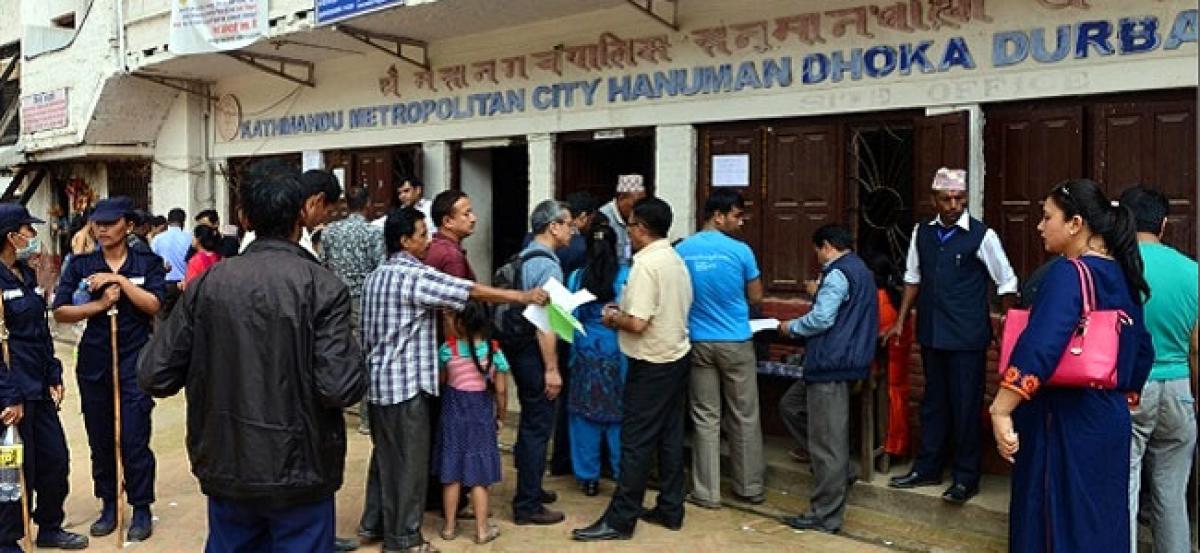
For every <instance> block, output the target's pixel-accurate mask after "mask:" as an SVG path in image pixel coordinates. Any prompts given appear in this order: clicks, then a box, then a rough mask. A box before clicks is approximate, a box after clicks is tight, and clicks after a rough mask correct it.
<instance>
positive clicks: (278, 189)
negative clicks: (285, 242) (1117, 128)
mask: <svg viewBox="0 0 1200 553" xmlns="http://www.w3.org/2000/svg"><path fill="white" fill-rule="evenodd" d="M259 169H260V170H257V171H254V175H253V177H252V178H251V179H250V180H249V184H248V185H247V186H246V187H245V189H244V190H243V191H242V194H241V204H242V214H243V215H245V217H246V219H247V220H248V221H249V222H250V227H251V228H253V229H254V232H255V233H256V234H257V235H258V237H260V238H267V237H269V238H283V239H287V238H289V237H291V234H292V231H293V230H295V229H296V221H297V219H299V217H300V208H301V206H303V205H304V198H305V197H306V196H305V195H304V189H303V188H302V187H301V185H300V172H299V171H297V170H296V169H295V168H294V167H291V166H288V165H285V164H274V165H273V166H270V167H260V168H259Z"/></svg>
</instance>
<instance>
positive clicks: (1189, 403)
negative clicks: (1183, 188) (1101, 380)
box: [1120, 186, 1200, 552]
mask: <svg viewBox="0 0 1200 553" xmlns="http://www.w3.org/2000/svg"><path fill="white" fill-rule="evenodd" d="M1120 203H1121V205H1122V206H1127V207H1129V209H1130V210H1132V211H1133V215H1134V220H1135V221H1136V224H1137V238H1138V249H1139V250H1140V251H1141V254H1142V259H1143V261H1144V262H1145V269H1144V271H1143V273H1144V275H1145V277H1146V282H1147V283H1149V284H1150V299H1149V300H1147V301H1146V306H1145V309H1146V312H1145V316H1146V330H1147V331H1149V332H1150V337H1151V338H1152V339H1153V340H1154V367H1153V368H1152V369H1150V379H1149V380H1147V381H1146V386H1145V387H1143V388H1142V395H1141V401H1140V402H1139V404H1138V406H1137V407H1135V408H1133V409H1132V410H1131V411H1130V417H1131V418H1132V419H1133V445H1132V448H1131V451H1130V455H1129V465H1130V466H1129V527H1130V536H1132V537H1133V538H1132V540H1131V543H1132V544H1133V546H1132V548H1131V551H1135V552H1136V551H1137V544H1138V540H1137V530H1138V522H1137V515H1138V496H1139V493H1140V491H1141V490H1140V488H1141V485H1142V483H1143V480H1142V467H1143V465H1144V466H1145V471H1146V476H1147V478H1146V479H1145V481H1144V482H1145V484H1146V486H1147V487H1148V489H1147V492H1148V495H1149V496H1150V503H1149V504H1148V505H1146V510H1147V511H1148V512H1149V513H1150V527H1151V529H1152V530H1153V531H1154V532H1153V534H1154V550H1155V551H1187V550H1188V548H1189V547H1191V543H1190V539H1189V537H1188V534H1189V532H1188V509H1187V482H1188V476H1189V475H1190V474H1191V468H1192V458H1193V453H1194V452H1195V450H1196V414H1195V406H1196V399H1195V397H1194V396H1193V395H1192V389H1193V388H1192V385H1193V383H1194V381H1195V378H1196V365H1195V359H1196V349H1195V347H1196V315H1197V309H1198V308H1200V307H1198V306H1200V300H1198V298H1197V295H1198V291H1197V284H1196V283H1197V280H1198V279H1200V276H1198V275H1200V272H1198V270H1197V266H1196V262H1195V261H1192V260H1191V259H1189V258H1188V257H1187V256H1186V255H1183V254H1181V253H1179V252H1178V251H1177V250H1175V249H1174V248H1172V247H1170V246H1167V245H1165V244H1163V243H1162V235H1163V230H1164V229H1165V228H1166V224H1167V213H1168V210H1169V205H1168V203H1167V198H1166V196H1163V195H1162V194H1161V193H1160V192H1158V191H1156V190H1151V189H1148V188H1143V187H1140V186H1137V187H1134V188H1130V189H1128V190H1126V191H1125V192H1124V193H1122V194H1121V202H1120Z"/></svg>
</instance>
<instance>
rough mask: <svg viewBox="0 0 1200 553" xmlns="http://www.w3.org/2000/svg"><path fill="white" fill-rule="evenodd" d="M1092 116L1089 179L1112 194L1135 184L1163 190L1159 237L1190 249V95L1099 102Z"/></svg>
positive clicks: (1193, 157)
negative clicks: (1165, 204)
mask: <svg viewBox="0 0 1200 553" xmlns="http://www.w3.org/2000/svg"><path fill="white" fill-rule="evenodd" d="M1093 120H1094V126H1095V127H1094V128H1095V146H1094V150H1093V159H1092V176H1093V179H1095V180H1096V181H1097V182H1100V183H1102V185H1103V186H1104V187H1105V193H1106V194H1107V195H1108V196H1109V197H1110V198H1114V199H1115V198H1116V197H1118V196H1119V195H1120V194H1121V191H1122V190H1124V189H1125V188H1127V187H1129V186H1133V185H1137V184H1141V185H1146V186H1150V187H1152V188H1156V189H1157V190H1159V191H1160V192H1162V193H1163V194H1165V195H1166V196H1167V198H1168V199H1169V200H1170V202H1171V211H1170V215H1169V219H1168V220H1169V222H1168V224H1167V232H1166V235H1165V236H1164V237H1163V240H1164V241H1165V242H1166V243H1168V244H1170V245H1172V246H1174V247H1176V248H1179V249H1180V250H1182V251H1184V252H1186V253H1188V254H1189V255H1194V254H1195V253H1196V252H1195V236H1196V223H1195V218H1194V217H1193V214H1194V213H1195V207H1194V202H1195V195H1196V189H1195V187H1196V155H1195V154H1196V104H1195V101H1194V100H1193V101H1185V100H1181V101H1161V102H1112V103H1102V104H1097V105H1096V106H1095V109H1094V111H1093Z"/></svg>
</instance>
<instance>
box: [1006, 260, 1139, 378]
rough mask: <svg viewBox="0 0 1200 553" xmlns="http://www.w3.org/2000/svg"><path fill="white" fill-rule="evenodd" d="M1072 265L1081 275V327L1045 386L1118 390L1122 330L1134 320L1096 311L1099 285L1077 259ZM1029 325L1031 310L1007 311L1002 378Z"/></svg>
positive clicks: (1126, 316)
mask: <svg viewBox="0 0 1200 553" xmlns="http://www.w3.org/2000/svg"><path fill="white" fill-rule="evenodd" d="M1071 263H1072V264H1074V265H1075V270H1076V271H1077V272H1078V273H1079V289H1080V292H1081V293H1082V296H1083V313H1082V314H1080V316H1079V326H1078V327H1077V328H1076V329H1075V332H1074V333H1073V334H1072V335H1071V340H1070V341H1069V342H1067V349H1066V351H1064V352H1063V355H1062V358H1061V359H1059V360H1058V368H1057V369H1055V371H1054V374H1052V375H1051V376H1050V381H1049V382H1047V383H1046V384H1047V385H1049V386H1060V387H1066V388H1099V389H1102V390H1112V389H1114V388H1116V387H1117V354H1118V352H1119V351H1120V338H1121V327H1123V326H1126V325H1131V324H1133V319H1131V318H1130V317H1129V315H1127V314H1125V312H1124V311H1121V310H1119V309H1118V310H1096V284H1095V282H1094V281H1093V280H1092V271H1091V270H1090V269H1088V266H1087V265H1086V264H1084V263H1083V262H1082V261H1079V260H1078V259H1072V260H1071ZM1028 324H1029V310H1028V309H1010V310H1008V317H1007V318H1006V319H1005V321H1004V332H1003V334H1002V336H1001V341H1000V376H1001V378H1003V377H1004V372H1005V371H1006V370H1007V369H1008V367H1009V364H1008V360H1009V357H1010V356H1011V355H1012V350H1013V347H1014V346H1016V345H1017V339H1018V338H1020V337H1021V333H1023V332H1024V331H1025V327H1026V326H1027V325H1028ZM1019 368H1020V367H1018V369H1019Z"/></svg>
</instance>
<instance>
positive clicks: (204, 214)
mask: <svg viewBox="0 0 1200 553" xmlns="http://www.w3.org/2000/svg"><path fill="white" fill-rule="evenodd" d="M200 219H208V220H209V221H212V222H213V223H219V222H221V216H220V215H218V214H217V210H215V209H205V210H204V211H201V212H200V213H197V214H196V216H195V217H194V218H192V220H193V221H196V222H197V223H198V222H200Z"/></svg>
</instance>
